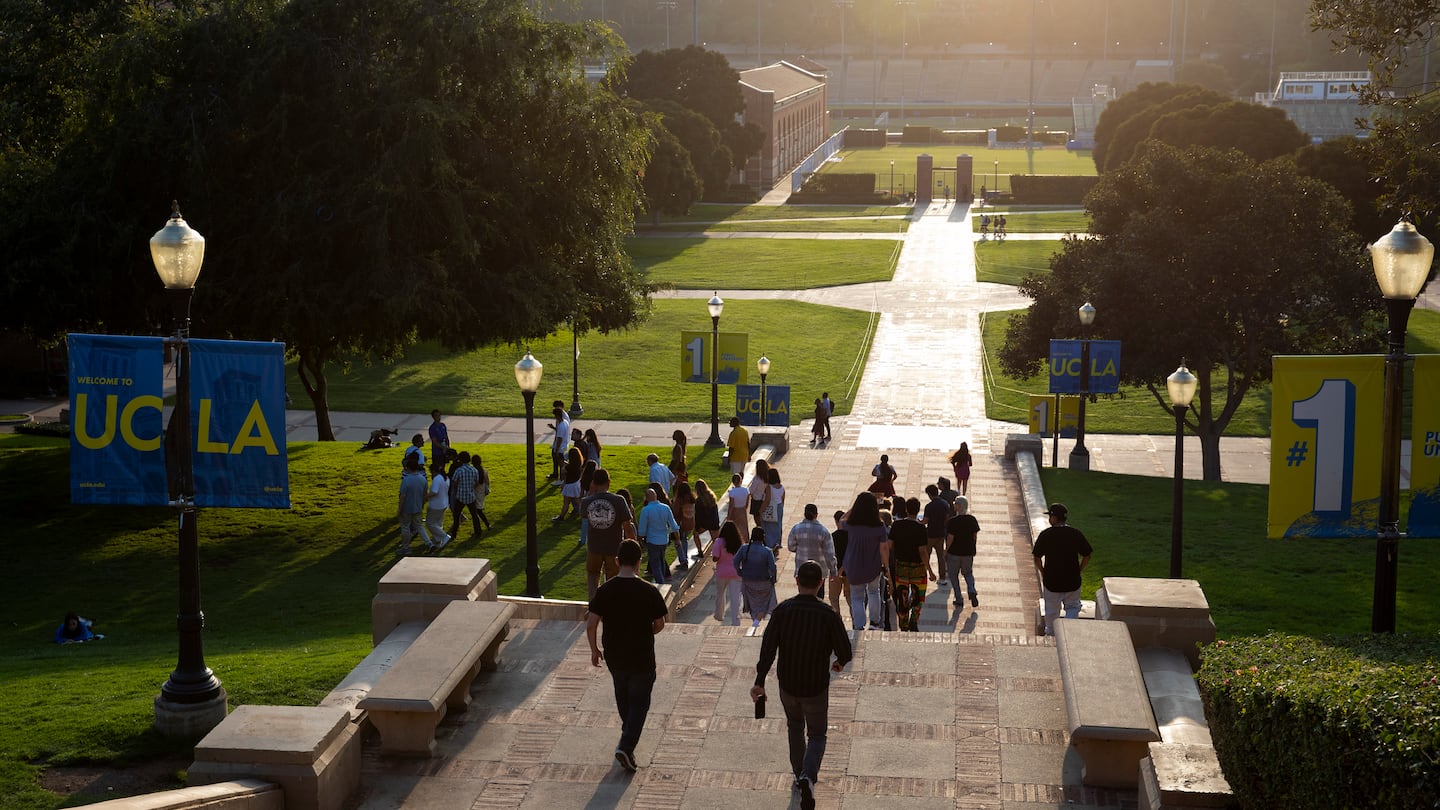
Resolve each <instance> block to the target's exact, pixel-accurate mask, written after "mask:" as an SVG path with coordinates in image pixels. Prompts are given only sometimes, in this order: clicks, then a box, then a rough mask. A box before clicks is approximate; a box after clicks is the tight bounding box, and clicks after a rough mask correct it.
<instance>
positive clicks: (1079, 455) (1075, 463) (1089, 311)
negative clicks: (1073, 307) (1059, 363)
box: [1070, 301, 1095, 470]
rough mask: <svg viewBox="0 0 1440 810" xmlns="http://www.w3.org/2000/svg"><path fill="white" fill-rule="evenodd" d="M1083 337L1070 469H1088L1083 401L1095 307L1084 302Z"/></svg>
mask: <svg viewBox="0 0 1440 810" xmlns="http://www.w3.org/2000/svg"><path fill="white" fill-rule="evenodd" d="M1077 313H1078V314H1079V316H1080V326H1081V329H1082V330H1083V331H1084V332H1085V337H1084V339H1082V340H1081V341H1080V412H1079V413H1078V414H1076V416H1077V417H1078V419H1077V420H1076V423H1075V446H1074V447H1073V448H1071V450H1070V469H1072V470H1088V469H1090V451H1089V450H1087V449H1086V448H1085V400H1087V399H1089V398H1090V326H1091V324H1093V323H1095V307H1092V306H1090V302H1088V301H1087V302H1085V304H1084V305H1083V306H1081V307H1080V309H1079V310H1077Z"/></svg>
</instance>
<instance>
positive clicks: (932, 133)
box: [900, 124, 940, 143]
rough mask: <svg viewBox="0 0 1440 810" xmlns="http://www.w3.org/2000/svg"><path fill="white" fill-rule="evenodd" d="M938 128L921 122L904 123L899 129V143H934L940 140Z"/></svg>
mask: <svg viewBox="0 0 1440 810" xmlns="http://www.w3.org/2000/svg"><path fill="white" fill-rule="evenodd" d="M939 134H940V130H938V129H936V128H935V127H930V126H925V125H923V124H918V125H917V124H906V125H905V128H904V129H902V130H901V131H900V142H901V143H936V142H938V141H939V140H940V138H939Z"/></svg>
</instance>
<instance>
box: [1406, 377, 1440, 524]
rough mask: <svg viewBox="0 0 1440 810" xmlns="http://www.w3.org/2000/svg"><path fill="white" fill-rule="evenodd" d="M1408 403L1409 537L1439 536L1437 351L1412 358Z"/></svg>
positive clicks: (1439, 387)
mask: <svg viewBox="0 0 1440 810" xmlns="http://www.w3.org/2000/svg"><path fill="white" fill-rule="evenodd" d="M1413 385H1414V397H1413V398H1412V399H1411V403H1410V517H1409V520H1408V521H1407V522H1406V523H1407V526H1406V530H1405V533H1406V535H1407V536H1409V537H1440V354H1422V355H1418V356H1417V357H1416V358H1415V376H1414V383H1413Z"/></svg>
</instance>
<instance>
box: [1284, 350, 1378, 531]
mask: <svg viewBox="0 0 1440 810" xmlns="http://www.w3.org/2000/svg"><path fill="white" fill-rule="evenodd" d="M1272 390H1273V400H1272V404H1271V412H1270V510H1269V520H1268V521H1267V524H1268V525H1267V531H1266V535H1267V536H1268V537H1271V538H1278V537H1370V538H1373V537H1374V536H1375V524H1376V515H1377V501H1378V499H1379V496H1380V443H1381V410H1382V405H1383V399H1384V392H1385V359H1384V358H1383V357H1381V356H1379V355H1353V356H1332V357H1312V356H1306V357H1298V356H1277V357H1275V358H1274V383H1273V389H1272Z"/></svg>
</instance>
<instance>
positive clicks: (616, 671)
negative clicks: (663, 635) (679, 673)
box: [585, 540, 668, 773]
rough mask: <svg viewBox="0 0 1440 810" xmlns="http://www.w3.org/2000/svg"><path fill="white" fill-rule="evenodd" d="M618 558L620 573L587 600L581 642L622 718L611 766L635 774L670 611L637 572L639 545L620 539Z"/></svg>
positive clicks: (654, 588)
mask: <svg viewBox="0 0 1440 810" xmlns="http://www.w3.org/2000/svg"><path fill="white" fill-rule="evenodd" d="M616 557H617V558H618V559H619V562H620V573H619V574H618V575H616V576H613V577H611V578H610V579H608V580H606V581H605V584H604V585H601V586H600V588H599V589H598V590H596V591H595V596H594V597H593V598H592V599H591V600H590V613H589V615H588V616H587V617H586V620H585V637H586V639H588V640H589V642H590V664H591V665H592V666H596V667H598V666H600V662H601V661H604V662H605V665H606V666H607V667H608V668H609V669H610V679H611V681H612V682H613V683H614V686H615V709H616V711H618V712H619V713H620V743H619V744H618V745H616V746H615V761H616V762H618V763H620V767H622V768H624V769H625V770H626V771H628V772H630V773H634V772H635V767H636V766H635V746H636V745H638V744H639V743H640V734H641V732H643V731H644V730H645V717H646V715H648V714H649V713H650V693H651V691H652V690H653V689H654V687H655V635H656V634H657V633H659V632H660V631H661V630H663V629H665V616H666V614H667V613H668V609H667V608H666V607H665V600H664V599H662V598H661V597H660V591H659V590H658V589H656V587H655V586H654V585H651V584H650V583H648V582H646V581H645V580H643V579H641V578H640V576H639V574H638V572H637V571H636V569H637V568H639V566H640V544H639V543H636V542H635V541H634V540H622V541H621V542H620V549H619V551H618V552H616ZM602 624H603V625H604V631H603V633H599V634H598V635H599V636H600V639H599V643H597V641H596V635H597V631H599V630H600V626H601V625H602ZM602 646H603V650H602Z"/></svg>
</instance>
